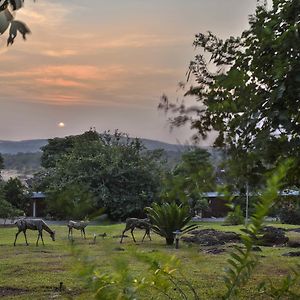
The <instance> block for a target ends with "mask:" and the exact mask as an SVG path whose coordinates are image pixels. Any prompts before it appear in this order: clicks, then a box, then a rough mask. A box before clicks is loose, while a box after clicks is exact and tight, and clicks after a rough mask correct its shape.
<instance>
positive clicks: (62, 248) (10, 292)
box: [0, 223, 300, 299]
mask: <svg viewBox="0 0 300 300" xmlns="http://www.w3.org/2000/svg"><path fill="white" fill-rule="evenodd" d="M275 226H278V227H282V226H283V225H281V224H276V225H275ZM283 227H289V228H291V227H293V226H283ZM53 228H54V229H55V230H56V233H57V239H56V241H55V242H53V241H52V240H51V239H50V238H49V236H48V234H47V233H44V241H45V244H46V245H45V246H44V247H43V246H42V244H41V245H40V246H39V247H36V246H35V241H36V238H37V232H34V231H28V232H27V236H28V242H29V244H30V245H29V246H25V241H24V236H23V235H22V234H20V235H19V238H18V241H17V246H16V247H14V246H13V241H14V236H15V233H16V228H0V297H1V296H2V297H3V299H70V298H72V299H90V298H91V295H92V294H91V292H89V291H88V290H87V289H86V286H85V281H84V280H83V279H82V278H80V276H79V275H78V272H76V267H75V266H76V257H74V256H73V254H72V253H74V252H72V247H71V244H70V242H69V241H68V239H67V227H66V226H54V227H53ZM123 228H124V224H116V225H107V226H88V227H87V239H86V240H83V239H81V237H80V233H79V232H78V231H74V246H75V249H80V250H82V251H83V252H84V253H85V254H86V255H87V256H88V257H90V258H92V259H93V261H94V263H95V264H96V265H97V267H98V269H99V270H100V272H107V271H110V270H111V268H112V263H113V262H114V261H115V260H116V259H117V258H120V257H121V258H124V259H125V260H127V261H128V262H129V266H130V270H131V271H132V272H133V274H136V275H137V276H144V274H145V270H147V267H146V266H145V265H144V264H143V263H141V262H139V261H137V260H136V258H135V257H134V256H133V255H132V252H133V251H135V250H138V251H140V252H144V253H147V254H148V255H149V256H151V257H160V256H163V255H165V254H166V255H175V256H176V257H177V258H179V259H180V260H181V267H180V268H181V271H182V272H183V273H184V274H185V276H186V278H187V279H189V281H190V282H192V284H193V286H194V287H195V288H196V290H197V291H198V293H199V295H200V297H201V299H218V295H220V294H221V293H222V292H223V291H224V285H223V282H222V275H223V269H224V267H225V266H226V259H227V258H228V257H229V255H228V252H227V253H224V254H219V255H211V254H204V253H203V252H201V251H199V249H200V247H199V246H197V245H192V246H191V245H187V244H184V243H183V242H181V243H180V249H179V250H176V249H174V248H173V247H167V246H165V241H164V239H162V238H161V237H159V236H157V235H155V234H152V237H153V241H152V242H150V241H148V240H147V239H146V240H145V242H144V243H140V242H138V243H137V244H134V243H133V241H132V239H131V237H130V233H129V234H128V235H129V237H128V238H125V239H124V242H123V244H122V245H120V243H119V241H120V239H119V238H113V236H115V235H120V234H121V232H122V230H123ZM200 228H214V229H218V230H224V231H235V232H238V231H239V229H240V228H241V226H221V225H220V224H218V223H216V224H215V223H200ZM104 232H106V233H107V234H108V236H107V237H106V238H105V239H102V238H101V237H98V238H97V241H96V244H92V237H93V233H97V234H98V233H104ZM143 233H144V232H143V231H139V230H137V231H136V233H135V236H136V239H137V241H140V240H141V238H142V236H143ZM290 236H291V238H292V239H294V240H300V234H298V233H291V234H290ZM120 247H121V248H123V250H122V251H120ZM227 248H228V250H230V245H228V246H227ZM262 249H263V251H262V252H261V253H259V255H261V256H262V258H261V264H260V266H259V267H258V269H257V270H256V272H255V274H254V277H253V279H251V282H250V283H249V285H247V287H246V288H244V289H243V292H242V296H241V297H242V298H241V299H250V298H249V294H250V293H251V294H255V286H256V284H257V283H258V282H259V281H260V280H262V279H266V278H271V279H272V280H274V281H275V282H276V281H280V279H282V278H283V277H284V276H285V275H286V274H287V272H288V270H289V267H291V266H293V265H295V263H296V262H299V258H297V257H296V258H289V257H284V256H282V254H283V253H285V252H288V251H292V250H296V249H291V248H286V247H271V248H268V247H262ZM60 282H63V284H64V286H65V287H66V291H65V292H63V293H61V292H60V291H59V289H58V287H59V283H60ZM299 290H300V288H299ZM148 296H149V295H145V297H144V299H149V297H148ZM253 298H257V299H267V298H265V296H263V297H262V296H260V295H256V294H255V297H254V296H253ZM156 299H164V298H163V297H159V295H158V296H157V297H156Z"/></svg>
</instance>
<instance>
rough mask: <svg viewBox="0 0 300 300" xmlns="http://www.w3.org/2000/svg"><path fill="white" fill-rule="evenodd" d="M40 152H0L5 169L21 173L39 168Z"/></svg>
mask: <svg viewBox="0 0 300 300" xmlns="http://www.w3.org/2000/svg"><path fill="white" fill-rule="evenodd" d="M41 155H42V152H35V153H22V152H20V153H17V154H2V157H3V159H4V167H5V169H12V170H18V171H20V172H22V173H28V172H29V173H32V172H35V171H37V170H39V169H40V168H41Z"/></svg>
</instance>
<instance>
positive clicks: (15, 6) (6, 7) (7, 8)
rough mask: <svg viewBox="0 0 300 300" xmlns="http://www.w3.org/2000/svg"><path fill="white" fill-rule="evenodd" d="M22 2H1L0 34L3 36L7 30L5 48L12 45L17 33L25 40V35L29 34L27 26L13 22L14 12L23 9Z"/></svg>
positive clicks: (9, 0)
mask: <svg viewBox="0 0 300 300" xmlns="http://www.w3.org/2000/svg"><path fill="white" fill-rule="evenodd" d="M23 3H24V1H23V0H3V1H1V5H0V16H1V20H2V22H1V26H0V34H3V33H4V32H5V31H6V30H8V28H9V36H8V39H7V46H8V45H12V44H13V43H14V40H15V38H16V36H17V35H18V32H19V33H20V34H21V35H22V37H23V39H24V40H26V35H27V34H29V33H30V30H29V28H28V27H27V25H26V24H25V23H23V22H21V21H18V20H15V11H17V10H19V9H20V8H22V7H23Z"/></svg>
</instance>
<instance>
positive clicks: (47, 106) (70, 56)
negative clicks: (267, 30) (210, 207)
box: [0, 0, 256, 145]
mask: <svg viewBox="0 0 300 300" xmlns="http://www.w3.org/2000/svg"><path fill="white" fill-rule="evenodd" d="M255 5H256V0H184V1H183V0H112V1H107V0H89V1H82V0H81V1H80V0H38V1H36V2H33V1H31V0H26V1H25V7H24V8H22V9H21V10H19V11H18V12H17V13H16V20H20V21H23V22H25V23H26V24H27V25H28V27H29V28H30V30H31V32H32V33H31V34H30V35H29V36H28V38H27V41H23V40H22V39H21V37H20V36H18V37H17V38H16V40H15V43H14V44H13V45H12V46H10V47H6V39H7V34H8V33H7V32H6V33H4V34H3V35H2V36H0V67H1V72H0V88H1V92H0V140H24V139H34V138H51V137H55V136H65V135H71V134H80V133H82V132H84V131H86V130H88V129H89V128H90V127H95V128H96V130H97V131H98V132H102V131H104V130H109V129H110V130H114V129H119V130H120V131H122V132H126V133H128V134H129V135H130V136H132V137H143V138H149V139H155V140H160V141H165V142H169V143H182V144H184V143H187V142H188V141H189V138H190V137H191V135H192V132H191V131H190V129H189V128H187V127H186V128H181V129H175V130H173V131H170V128H169V125H168V122H167V119H168V117H169V116H166V115H165V114H164V113H163V112H162V111H158V110H157V105H158V103H159V100H160V97H161V95H162V94H167V95H168V96H169V98H170V99H174V100H176V99H177V98H179V99H180V98H181V94H180V92H179V91H178V82H180V81H184V80H185V79H186V76H185V74H186V71H187V67H188V64H189V62H190V60H192V59H193V56H194V55H195V54H196V52H195V49H194V48H193V46H192V43H193V40H194V36H195V34H197V33H199V32H203V33H205V32H207V31H208V30H210V31H212V32H213V33H214V34H216V35H218V36H219V37H221V38H227V37H229V36H232V35H233V36H236V35H239V34H240V33H241V32H242V31H243V30H244V29H246V28H248V16H249V14H253V13H254V10H255ZM59 123H64V126H59ZM60 125H61V124H60ZM209 143H210V140H208V141H203V142H202V144H203V145H207V144H209Z"/></svg>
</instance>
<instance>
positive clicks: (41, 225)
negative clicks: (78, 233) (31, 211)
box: [14, 219, 55, 246]
mask: <svg viewBox="0 0 300 300" xmlns="http://www.w3.org/2000/svg"><path fill="white" fill-rule="evenodd" d="M15 225H17V227H18V232H17V233H16V238H15V241H14V246H16V242H17V238H18V235H19V234H20V233H21V232H23V234H24V237H25V241H26V245H27V246H28V245H29V244H28V242H27V236H26V230H27V229H30V230H37V231H38V238H37V241H36V246H38V245H39V239H40V238H41V240H42V242H43V245H44V246H45V243H44V239H43V230H45V231H47V232H48V233H49V234H50V237H51V239H52V241H55V231H54V230H51V229H50V227H49V226H48V225H47V224H46V223H45V221H44V220H42V219H20V220H17V221H16V222H15Z"/></svg>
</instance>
